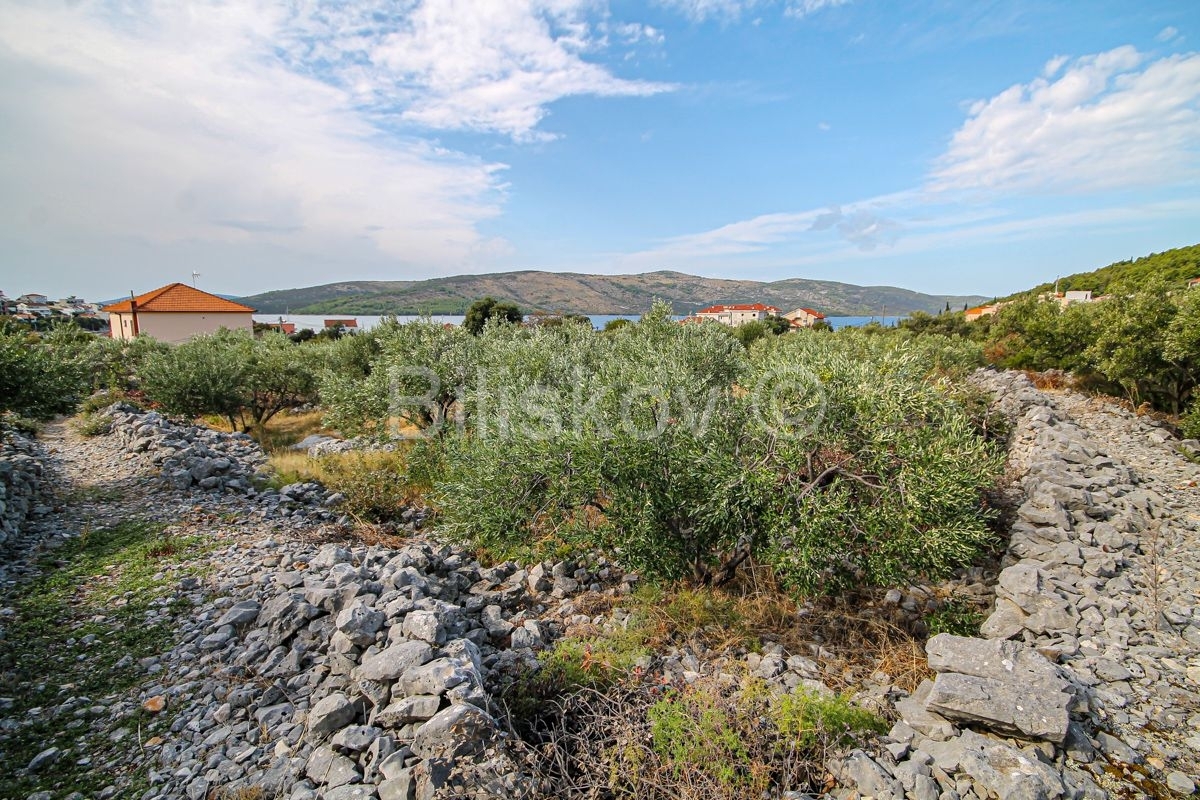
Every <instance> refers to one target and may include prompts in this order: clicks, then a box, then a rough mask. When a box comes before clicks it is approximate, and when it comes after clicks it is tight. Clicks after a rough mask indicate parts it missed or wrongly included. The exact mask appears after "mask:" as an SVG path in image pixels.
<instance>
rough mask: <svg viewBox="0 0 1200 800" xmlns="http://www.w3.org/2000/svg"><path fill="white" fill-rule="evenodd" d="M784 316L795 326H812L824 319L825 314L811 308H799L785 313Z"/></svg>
mask: <svg viewBox="0 0 1200 800" xmlns="http://www.w3.org/2000/svg"><path fill="white" fill-rule="evenodd" d="M783 318H784V319H786V320H788V321H789V322H791V323H792V327H793V328H811V327H812V326H813V325H816V324H817V323H818V322H821V321H823V320H824V319H825V315H824V314H822V313H821V312H820V311H814V310H813V309H811V308H797V309H796V310H794V311H789V312H787V313H786V314H784V315H783Z"/></svg>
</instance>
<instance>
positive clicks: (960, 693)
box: [910, 633, 1072, 744]
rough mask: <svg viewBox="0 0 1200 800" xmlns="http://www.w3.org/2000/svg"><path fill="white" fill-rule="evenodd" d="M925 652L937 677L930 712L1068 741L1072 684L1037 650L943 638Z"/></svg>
mask: <svg viewBox="0 0 1200 800" xmlns="http://www.w3.org/2000/svg"><path fill="white" fill-rule="evenodd" d="M925 652H926V654H927V655H928V658H929V666H930V667H931V668H932V669H933V670H935V671H936V672H938V673H939V675H938V676H937V678H936V680H935V681H934V684H933V687H932V689H931V690H930V693H929V696H928V698H927V701H926V708H927V709H928V710H930V711H933V712H935V713H937V714H940V715H942V716H943V717H946V718H948V719H957V720H962V721H966V722H978V723H981V724H983V725H986V726H988V727H991V728H994V729H996V730H998V731H1001V732H1005V733H1015V734H1019V735H1022V736H1026V737H1030V738H1035V739H1046V740H1047V741H1051V742H1055V743H1057V744H1061V743H1062V742H1063V740H1064V739H1065V738H1066V736H1067V725H1068V724H1069V723H1070V715H1069V713H1068V707H1069V705H1070V703H1071V700H1072V694H1071V692H1070V684H1069V683H1068V682H1067V681H1066V680H1065V679H1063V678H1062V676H1061V675H1060V673H1059V671H1058V668H1057V667H1055V666H1054V665H1053V664H1051V663H1050V662H1049V661H1048V660H1046V657H1045V656H1043V655H1041V654H1040V653H1038V652H1037V651H1036V650H1033V649H1031V648H1028V647H1026V646H1024V645H1022V644H1019V643H1017V642H1010V641H1003V640H995V639H992V640H988V639H973V638H969V637H964V636H953V635H951V634H948V633H943V634H939V635H937V636H935V637H933V638H932V639H930V640H929V642H928V644H926V647H925ZM910 724H911V723H910Z"/></svg>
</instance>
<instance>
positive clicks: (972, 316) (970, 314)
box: [963, 303, 1000, 322]
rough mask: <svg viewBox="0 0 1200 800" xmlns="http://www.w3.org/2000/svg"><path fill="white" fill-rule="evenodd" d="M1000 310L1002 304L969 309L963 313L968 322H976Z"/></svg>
mask: <svg viewBox="0 0 1200 800" xmlns="http://www.w3.org/2000/svg"><path fill="white" fill-rule="evenodd" d="M999 310H1000V304H999V303H993V304H991V305H987V306H975V307H974V308H968V309H967V310H966V311H965V312H963V316H965V317H966V319H967V322H974V321H975V320H977V319H979V318H980V317H990V316H992V315H993V314H995V313H996V312H997V311H999Z"/></svg>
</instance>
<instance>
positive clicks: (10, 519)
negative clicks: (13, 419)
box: [0, 430, 49, 548]
mask: <svg viewBox="0 0 1200 800" xmlns="http://www.w3.org/2000/svg"><path fill="white" fill-rule="evenodd" d="M44 457H45V454H44V453H43V452H42V448H41V446H40V445H39V444H38V443H37V442H36V441H34V440H32V439H29V438H26V437H25V436H22V435H21V434H20V433H17V432H16V431H11V430H0V548H2V547H4V546H5V545H6V544H7V543H8V542H10V541H12V540H14V539H16V538H17V536H19V535H20V532H21V528H22V526H23V525H24V524H25V520H26V519H28V518H29V517H30V516H33V515H38V516H40V515H44V514H45V513H46V512H48V511H49V508H48V507H46V506H45V505H44V504H43V503H42V500H41V488H42V472H43V470H42V461H43V459H44Z"/></svg>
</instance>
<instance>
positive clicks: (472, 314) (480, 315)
mask: <svg viewBox="0 0 1200 800" xmlns="http://www.w3.org/2000/svg"><path fill="white" fill-rule="evenodd" d="M523 318H524V316H523V315H522V314H521V309H519V308H517V305H516V304H515V303H508V302H504V301H499V302H497V301H496V300H493V299H492V298H490V297H485V298H483V299H482V300H476V301H475V302H474V303H472V304H471V307H470V308H468V309H467V315H466V316H465V317H464V318H463V324H462V326H463V328H465V329H466V330H467V331H468V332H470V333H472V334H474V335H479V333H480V332H482V331H483V328H484V326H485V325H486V324H487V322H488V320H495V321H496V322H498V323H510V324H511V323H517V322H520V321H521V320H522V319H523Z"/></svg>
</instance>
